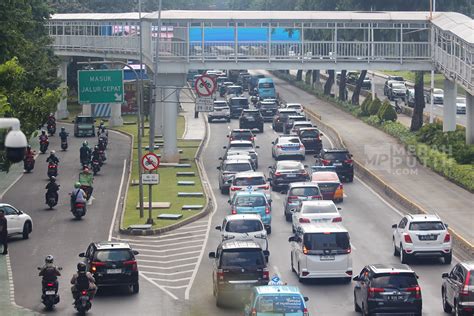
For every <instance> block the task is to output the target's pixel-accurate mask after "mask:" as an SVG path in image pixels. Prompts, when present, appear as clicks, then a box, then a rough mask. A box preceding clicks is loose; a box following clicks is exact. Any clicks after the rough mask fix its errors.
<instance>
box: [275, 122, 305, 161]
mask: <svg viewBox="0 0 474 316" xmlns="http://www.w3.org/2000/svg"><path fill="white" fill-rule="evenodd" d="M295 123H296V122H295ZM272 144H273V147H272V157H273V158H275V159H276V160H279V159H280V158H282V157H286V158H292V157H298V158H300V159H301V160H305V155H306V150H305V148H304V145H303V143H302V142H301V140H300V138H299V137H298V136H280V137H278V138H277V139H276V140H275V141H273V142H272Z"/></svg>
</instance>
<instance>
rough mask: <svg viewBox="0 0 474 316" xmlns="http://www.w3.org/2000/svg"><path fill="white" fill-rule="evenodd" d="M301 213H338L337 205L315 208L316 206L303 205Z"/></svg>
mask: <svg viewBox="0 0 474 316" xmlns="http://www.w3.org/2000/svg"><path fill="white" fill-rule="evenodd" d="M301 213H313V214H318V213H337V207H336V205H334V204H332V205H322V206H315V205H307V204H303V206H302V208H301Z"/></svg>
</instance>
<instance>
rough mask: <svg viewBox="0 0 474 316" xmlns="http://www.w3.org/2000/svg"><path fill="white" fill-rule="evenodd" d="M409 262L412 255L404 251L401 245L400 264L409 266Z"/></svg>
mask: <svg viewBox="0 0 474 316" xmlns="http://www.w3.org/2000/svg"><path fill="white" fill-rule="evenodd" d="M408 261H410V255H409V254H407V253H406V252H405V250H403V247H402V245H400V262H401V263H403V264H408Z"/></svg>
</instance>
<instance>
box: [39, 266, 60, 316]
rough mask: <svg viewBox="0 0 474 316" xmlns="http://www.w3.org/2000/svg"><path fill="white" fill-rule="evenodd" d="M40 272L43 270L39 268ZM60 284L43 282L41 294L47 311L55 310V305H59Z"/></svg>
mask: <svg viewBox="0 0 474 316" xmlns="http://www.w3.org/2000/svg"><path fill="white" fill-rule="evenodd" d="M38 270H41V268H40V267H38ZM58 270H62V268H61V267H58ZM58 287H59V283H58V282H57V281H56V282H42V286H41V288H42V289H41V292H42V293H43V294H42V295H41V301H42V303H43V304H44V306H45V307H46V309H48V310H51V309H53V307H54V305H56V304H58V303H59V294H58Z"/></svg>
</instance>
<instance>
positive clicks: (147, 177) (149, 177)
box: [142, 173, 160, 185]
mask: <svg viewBox="0 0 474 316" xmlns="http://www.w3.org/2000/svg"><path fill="white" fill-rule="evenodd" d="M142 184H148V185H154V184H160V175H159V174H158V173H142Z"/></svg>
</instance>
